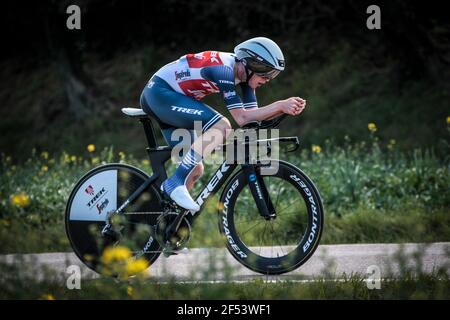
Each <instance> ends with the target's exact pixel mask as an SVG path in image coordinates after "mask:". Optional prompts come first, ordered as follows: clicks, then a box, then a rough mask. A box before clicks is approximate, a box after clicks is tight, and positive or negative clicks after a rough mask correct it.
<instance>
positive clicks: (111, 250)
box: [102, 246, 131, 264]
mask: <svg viewBox="0 0 450 320" xmlns="http://www.w3.org/2000/svg"><path fill="white" fill-rule="evenodd" d="M130 257H131V251H130V249H128V248H127V247H124V246H117V247H108V248H106V249H105V251H103V255H102V262H103V263H105V264H109V263H112V262H118V261H124V260H127V259H129V258H130Z"/></svg>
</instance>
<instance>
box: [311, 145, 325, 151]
mask: <svg viewBox="0 0 450 320" xmlns="http://www.w3.org/2000/svg"><path fill="white" fill-rule="evenodd" d="M311 149H312V152H314V153H320V152H322V148H321V147H320V146H316V145H315V144H313V145H312V148H311Z"/></svg>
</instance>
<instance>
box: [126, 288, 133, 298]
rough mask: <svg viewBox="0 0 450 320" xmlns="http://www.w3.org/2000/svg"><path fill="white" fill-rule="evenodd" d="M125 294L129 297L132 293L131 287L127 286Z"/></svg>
mask: <svg viewBox="0 0 450 320" xmlns="http://www.w3.org/2000/svg"><path fill="white" fill-rule="evenodd" d="M127 294H128V295H129V296H130V297H131V296H132V295H133V287H130V286H129V287H128V288H127Z"/></svg>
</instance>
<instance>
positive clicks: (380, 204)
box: [0, 132, 450, 253]
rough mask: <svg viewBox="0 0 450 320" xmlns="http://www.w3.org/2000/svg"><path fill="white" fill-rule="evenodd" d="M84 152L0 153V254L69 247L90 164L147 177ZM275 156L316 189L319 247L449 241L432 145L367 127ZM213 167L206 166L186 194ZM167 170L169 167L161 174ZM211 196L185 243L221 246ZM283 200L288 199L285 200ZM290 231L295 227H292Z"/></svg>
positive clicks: (119, 156) (440, 164)
mask: <svg viewBox="0 0 450 320" xmlns="http://www.w3.org/2000/svg"><path fill="white" fill-rule="evenodd" d="M89 150H90V151H88V150H86V151H85V152H84V154H81V155H69V154H67V153H65V152H63V153H62V154H60V155H55V156H51V155H49V154H48V153H46V152H42V153H39V154H38V153H37V152H35V151H34V152H33V153H32V155H31V157H30V158H29V159H27V160H26V161H25V162H23V163H15V162H14V159H11V157H8V156H6V155H2V156H1V161H0V168H1V171H0V172H1V173H0V241H1V243H2V246H1V248H0V252H1V253H26V252H49V251H70V250H71V249H70V246H69V244H68V241H67V237H66V235H65V231H64V222H63V221H64V211H65V205H66V200H67V199H68V196H69V193H70V190H71V189H72V187H73V186H74V184H75V182H76V181H77V180H78V179H79V177H80V176H82V175H83V174H84V173H85V172H86V171H88V170H90V169H91V168H93V167H95V166H97V165H100V164H103V163H109V162H124V163H129V164H131V165H134V166H137V167H139V168H142V169H144V171H147V172H148V173H149V174H151V169H150V166H149V162H148V160H145V159H144V160H138V159H136V158H135V157H134V156H133V155H126V154H125V153H123V152H116V151H114V149H113V148H105V149H103V150H95V146H91V147H90V148H89ZM281 157H282V158H283V159H286V160H287V161H289V162H292V163H293V164H295V165H296V166H298V167H299V168H301V169H302V170H303V171H304V172H306V173H307V174H308V176H310V177H311V178H312V179H313V181H314V183H315V184H316V186H317V188H318V189H319V191H320V193H321V196H322V199H323V204H324V208H325V232H324V233H323V238H322V241H321V243H322V244H335V243H364V242H365V243H368V242H382V243H388V242H433V241H449V240H450V227H449V226H450V214H449V213H450V192H449V190H448V181H449V180H450V168H449V165H448V158H446V159H439V158H438V157H437V156H436V155H435V154H434V152H433V151H432V150H422V149H417V150H415V151H412V152H402V151H398V150H396V147H395V143H392V142H389V143H388V144H382V143H381V142H379V140H378V139H377V136H376V135H375V134H374V132H372V133H371V134H370V135H369V140H368V141H365V142H364V141H362V142H352V141H350V140H348V141H347V144H346V145H345V146H343V147H339V146H335V145H333V143H332V142H330V141H329V142H327V143H325V145H323V146H314V147H313V148H312V150H307V149H303V150H302V151H300V152H297V153H296V155H291V154H282V155H281ZM215 167H216V166H214V165H206V170H205V174H204V176H203V177H202V178H201V179H200V182H199V183H197V184H196V186H195V188H194V192H193V194H197V193H198V192H199V191H200V188H201V186H202V185H204V184H205V183H206V182H207V180H208V178H209V177H210V176H211V174H212V172H213V171H212V170H213V169H215ZM173 170H174V166H169V168H168V174H171V173H172V172H173ZM217 201H218V198H217V195H215V196H214V198H213V199H211V200H210V201H208V202H207V204H206V206H205V209H204V212H203V214H202V216H201V217H200V218H199V219H198V220H197V221H196V225H195V227H194V232H193V237H192V240H191V243H190V244H189V245H190V246H191V247H220V246H223V243H224V242H223V239H222V237H221V236H220V235H219V231H218V228H217V226H218V224H217V219H218V217H217ZM282 201H285V202H286V204H287V205H288V204H289V199H283V200H282ZM281 205H283V206H285V205H284V203H282V204H281ZM291 228H292V229H293V230H295V228H296V224H295V223H292V224H291ZM288 231H289V230H288ZM206 234H207V235H208V236H207V237H205V235H206Z"/></svg>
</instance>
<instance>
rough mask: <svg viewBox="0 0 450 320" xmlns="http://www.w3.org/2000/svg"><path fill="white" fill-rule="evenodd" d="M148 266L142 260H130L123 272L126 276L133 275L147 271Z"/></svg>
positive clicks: (145, 261)
mask: <svg viewBox="0 0 450 320" xmlns="http://www.w3.org/2000/svg"><path fill="white" fill-rule="evenodd" d="M148 266H149V264H148V262H147V260H145V259H144V258H141V259H137V260H130V261H128V263H127V265H126V268H125V272H126V274H127V275H128V276H131V275H135V274H137V273H140V272H142V271H144V270H145V269H147V268H148Z"/></svg>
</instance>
